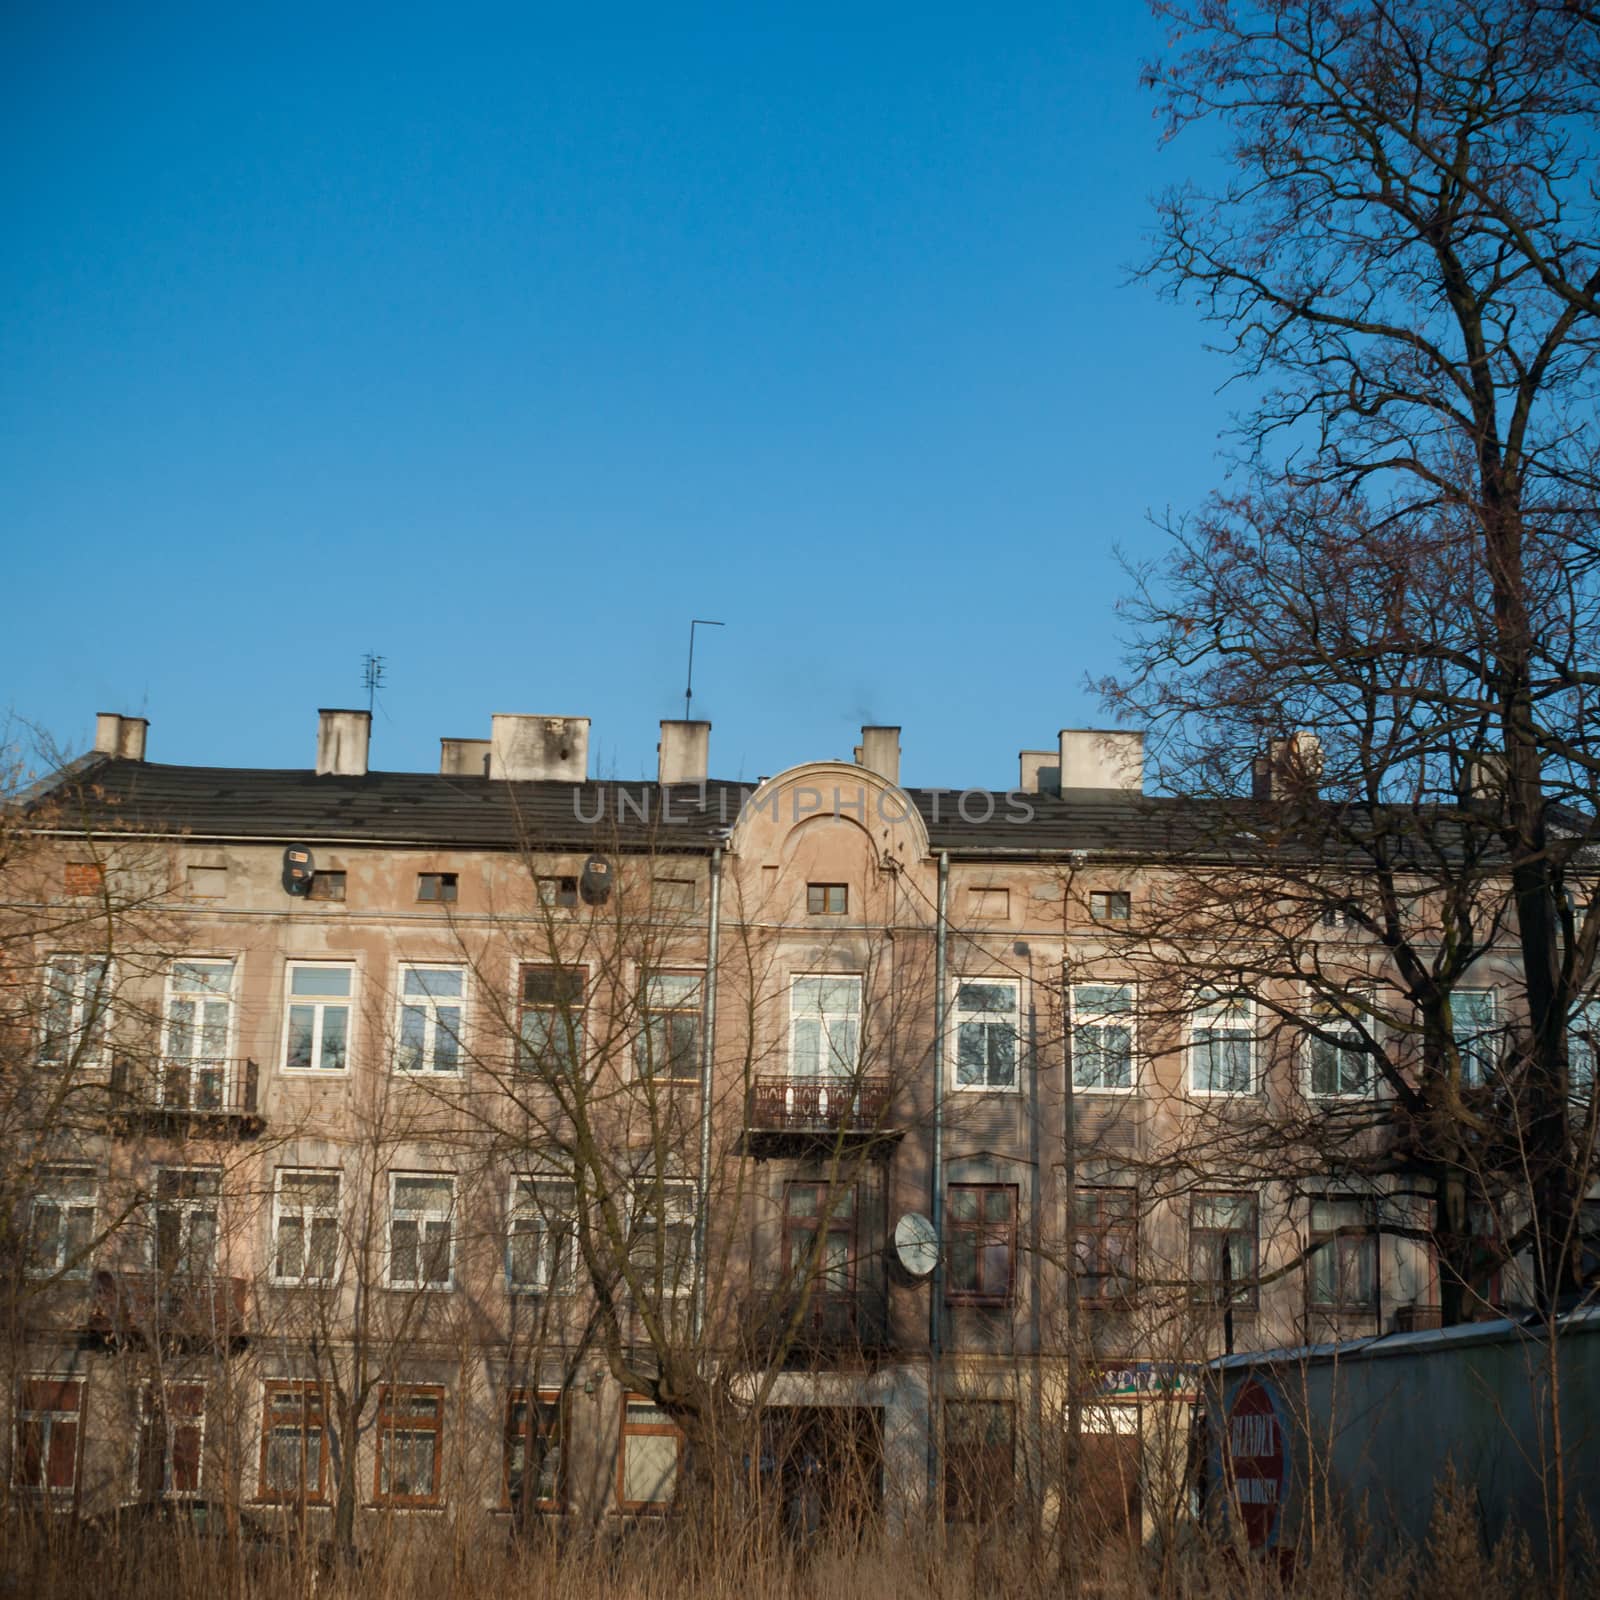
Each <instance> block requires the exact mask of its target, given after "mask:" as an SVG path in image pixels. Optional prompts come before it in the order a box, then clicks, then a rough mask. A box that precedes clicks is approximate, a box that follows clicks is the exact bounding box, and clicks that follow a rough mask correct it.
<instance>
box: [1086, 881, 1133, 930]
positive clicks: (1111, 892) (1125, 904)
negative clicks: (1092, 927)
mask: <svg viewBox="0 0 1600 1600" xmlns="http://www.w3.org/2000/svg"><path fill="white" fill-rule="evenodd" d="M1089 915H1090V917H1091V918H1093V920H1094V921H1096V922H1126V921H1127V920H1128V919H1129V918H1130V917H1131V916H1132V915H1133V896H1132V895H1131V894H1130V893H1129V892H1128V891H1127V890H1126V889H1092V890H1090V892H1089Z"/></svg>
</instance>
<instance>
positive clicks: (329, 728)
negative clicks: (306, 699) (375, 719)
mask: <svg viewBox="0 0 1600 1600" xmlns="http://www.w3.org/2000/svg"><path fill="white" fill-rule="evenodd" d="M371 738H372V713H371V712H370V711H327V710H323V711H319V712H318V713H317V776H318V777H319V778H326V777H334V778H364V777H366V775H367V744H368V742H369V741H370V740H371Z"/></svg>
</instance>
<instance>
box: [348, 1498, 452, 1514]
mask: <svg viewBox="0 0 1600 1600" xmlns="http://www.w3.org/2000/svg"><path fill="white" fill-rule="evenodd" d="M366 1509H367V1510H368V1511H407V1512H417V1511H421V1512H425V1513H426V1514H427V1515H429V1516H432V1517H440V1516H443V1515H444V1513H445V1512H446V1511H448V1510H449V1509H450V1508H449V1507H448V1506H447V1505H446V1504H445V1503H444V1501H443V1500H369V1501H368V1502H367V1506H366Z"/></svg>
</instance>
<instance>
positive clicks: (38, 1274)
mask: <svg viewBox="0 0 1600 1600" xmlns="http://www.w3.org/2000/svg"><path fill="white" fill-rule="evenodd" d="M32 1187H33V1215H32V1217H31V1219H30V1223H29V1229H28V1272H29V1275H30V1276H32V1277H35V1278H53V1277H55V1276H56V1275H57V1274H60V1275H61V1276H63V1277H72V1278H82V1277H87V1276H88V1272H89V1257H90V1255H91V1253H92V1252H93V1250H94V1227H95V1200H96V1196H97V1192H98V1184H97V1183H96V1180H95V1175H94V1171H93V1169H92V1168H90V1167H46V1168H45V1169H44V1171H43V1172H42V1173H41V1174H40V1175H39V1179H38V1182H37V1184H36V1185H34V1186H32Z"/></svg>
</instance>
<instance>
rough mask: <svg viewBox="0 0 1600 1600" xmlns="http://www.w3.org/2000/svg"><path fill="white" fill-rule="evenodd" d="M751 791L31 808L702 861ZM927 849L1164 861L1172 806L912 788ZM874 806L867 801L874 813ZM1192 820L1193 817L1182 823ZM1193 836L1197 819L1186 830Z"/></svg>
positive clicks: (1098, 797)
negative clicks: (1159, 855) (640, 852)
mask: <svg viewBox="0 0 1600 1600" xmlns="http://www.w3.org/2000/svg"><path fill="white" fill-rule="evenodd" d="M753 792H754V786H753V785H751V784H744V783H732V782H727V781H724V780H720V779H712V780H710V781H709V782H708V783H707V784H706V785H705V787H704V790H703V791H702V788H701V786H700V785H699V784H693V783H690V784H675V785H672V786H670V787H668V788H663V787H662V786H661V785H660V784H656V783H650V782H643V781H641V782H631V783H624V782H615V781H608V780H594V781H590V782H588V783H582V784H573V783H517V782H507V781H504V780H501V779H490V778H486V777H479V776H454V775H449V774H442V773H427V772H369V773H367V774H366V775H364V776H363V777H358V778H357V777H348V778H347V777H334V776H326V777H318V776H317V775H316V774H315V773H314V772H312V771H309V770H304V769H289V770H283V769H272V768H259V767H177V766H160V765H157V764H155V763H153V762H144V761H124V760H120V759H117V758H114V757H105V758H103V759H102V760H100V761H98V762H96V763H89V764H79V763H74V765H73V769H72V770H70V772H64V773H63V774H62V775H61V777H60V779H59V780H58V781H57V782H56V783H55V784H54V785H53V786H51V787H50V788H49V789H48V790H46V791H45V792H44V793H43V794H42V795H40V794H39V793H38V792H37V791H36V792H35V793H34V794H33V795H31V796H30V797H29V800H28V809H29V810H30V811H31V812H32V813H33V814H34V815H35V816H36V817H38V818H39V820H40V821H41V823H43V824H44V825H46V826H49V825H50V819H48V818H46V817H44V816H41V815H40V812H41V809H42V808H43V807H45V806H48V805H52V804H59V805H60V806H61V807H62V808H63V810H64V812H66V813H67V814H68V817H69V818H70V820H68V817H64V818H63V820H62V822H61V824H60V825H61V826H63V827H70V828H73V829H74V830H76V829H78V828H81V827H85V826H87V827H89V828H92V829H96V830H100V831H108V830H117V831H127V832H132V833H139V834H158V835H184V836H187V837H191V838H195V839H240V838H245V839H262V840H281V841H283V842H284V843H290V842H305V843H309V844H317V843H323V844H330V843H334V842H351V843H354V842H364V841H376V842H383V843H389V844H417V845H462V846H469V847H474V848H483V849H518V848H522V847H524V846H529V845H533V846H537V847H539V848H541V849H572V850H591V849H593V850H600V849H605V848H608V847H617V848H622V849H629V848H634V849H651V850H655V851H661V852H666V853H675V852H680V851H681V852H686V853H696V854H699V853H704V852H706V851H708V850H709V849H710V847H711V844H712V842H713V839H714V838H715V837H717V836H719V835H721V834H723V833H725V831H726V830H727V829H729V828H731V827H732V826H733V824H734V823H735V822H736V821H737V820H738V817H739V811H740V807H741V806H742V805H743V804H744V802H745V801H746V799H747V798H748V797H749V796H750V795H751V794H752V793H753ZM905 792H906V794H907V795H908V796H909V798H910V800H911V802H912V803H913V804H914V805H915V806H916V808H917V810H918V811H919V812H920V813H921V815H922V819H923V821H924V823H925V824H926V826H927V829H928V835H929V838H930V841H931V843H932V845H933V848H934V849H936V850H949V851H951V852H953V853H957V854H961V853H967V852H971V853H974V854H979V855H988V854H996V855H1009V854H1013V853H1016V854H1023V855H1032V854H1050V853H1053V852H1057V851H1067V850H1092V851H1096V852H1114V853H1118V854H1123V853H1127V854H1140V853H1144V852H1146V851H1151V852H1155V851H1163V850H1170V849H1172V848H1173V846H1174V844H1175V843H1176V840H1175V839H1174V837H1173V832H1174V824H1175V823H1176V822H1177V820H1178V813H1177V811H1176V810H1175V804H1176V803H1175V802H1173V801H1171V800H1160V799H1151V798H1147V797H1145V796H1143V795H1139V794H1132V793H1127V792H1124V791H1119V790H1109V789H1108V790H1082V791H1078V792H1076V793H1074V794H1072V795H1071V796H1070V797H1068V798H1066V799H1061V798H1058V797H1057V796H1054V795H1038V794H1029V795H1021V794H1017V793H1008V792H1006V791H1003V790H986V789H966V790H950V789H908V790H906V791H905ZM869 803H870V802H869ZM1190 816H1191V819H1192V811H1191V812H1190ZM1190 825H1191V827H1192V820H1191V824H1190Z"/></svg>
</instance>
